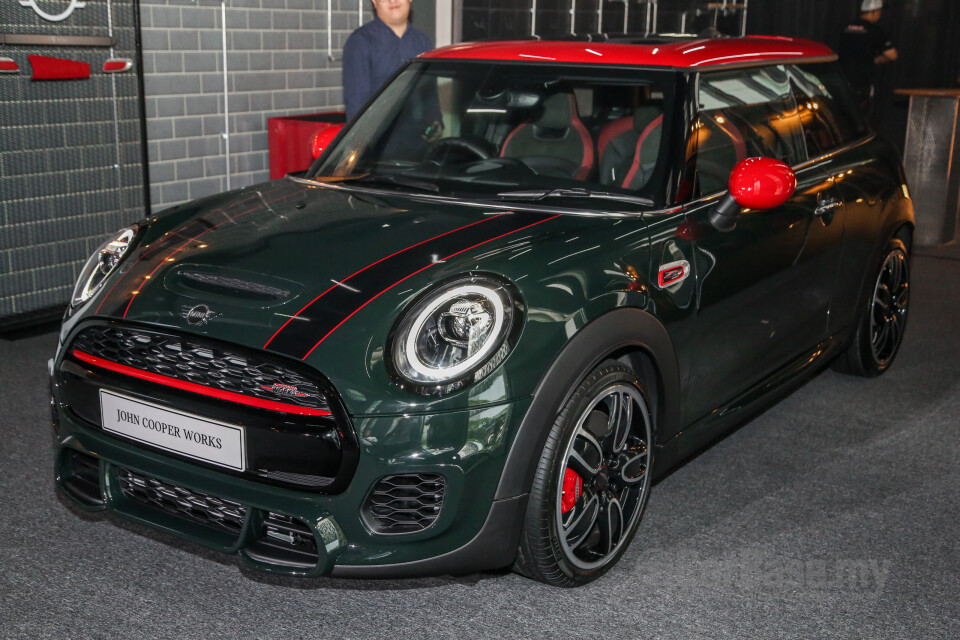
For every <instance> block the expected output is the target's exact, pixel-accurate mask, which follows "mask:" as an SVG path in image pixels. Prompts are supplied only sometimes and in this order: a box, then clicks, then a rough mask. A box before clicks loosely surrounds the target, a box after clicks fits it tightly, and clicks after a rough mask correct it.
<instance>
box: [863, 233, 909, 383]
mask: <svg viewBox="0 0 960 640" xmlns="http://www.w3.org/2000/svg"><path fill="white" fill-rule="evenodd" d="M909 303H910V267H909V266H908V265H907V256H906V254H905V253H904V252H903V251H900V250H899V249H897V250H894V251H891V252H890V253H888V254H887V256H886V258H885V259H884V261H883V266H881V267H880V274H879V275H878V276H877V282H876V285H875V286H874V289H873V302H872V303H871V309H870V349H871V353H872V355H873V359H874V361H875V362H876V363H877V365H878V366H880V367H886V366H887V365H889V364H890V362H892V361H893V357H894V356H895V355H896V354H897V350H898V349H899V347H900V341H901V340H902V339H903V330H904V327H905V326H906V324H907V307H908V305H909Z"/></svg>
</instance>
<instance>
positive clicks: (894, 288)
mask: <svg viewBox="0 0 960 640" xmlns="http://www.w3.org/2000/svg"><path fill="white" fill-rule="evenodd" d="M909 306H910V264H909V258H908V256H907V247H906V245H905V244H904V243H903V242H902V241H901V240H900V239H898V238H894V239H892V240H890V242H889V243H888V244H887V247H886V250H885V251H884V252H883V257H882V259H881V261H880V268H879V269H878V271H877V275H876V277H875V279H874V281H873V288H872V290H871V293H870V296H869V298H868V300H867V306H866V308H864V309H863V311H862V312H861V316H860V320H859V322H858V324H857V328H856V331H855V333H854V335H853V342H852V343H851V344H850V346H849V347H848V348H847V351H846V352H845V353H843V354H841V355H840V357H839V358H837V360H836V361H835V363H834V369H835V370H837V371H840V372H841V373H849V374H853V375H857V376H864V377H867V378H872V377H875V376H878V375H880V374H881V373H883V372H884V371H886V370H887V369H889V368H890V365H891V364H893V359H894V358H895V357H896V355H897V352H898V351H899V349H900V343H901V342H902V341H903V332H904V330H905V329H906V326H907V313H908V311H909Z"/></svg>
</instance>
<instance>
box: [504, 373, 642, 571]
mask: <svg viewBox="0 0 960 640" xmlns="http://www.w3.org/2000/svg"><path fill="white" fill-rule="evenodd" d="M652 434H653V426H652V420H651V415H650V410H649V404H648V401H647V397H646V391H645V389H644V387H643V385H642V383H641V382H640V380H639V378H638V377H637V375H636V373H634V372H633V371H632V370H631V369H629V368H628V367H626V366H624V365H622V364H620V363H619V362H616V361H612V360H611V361H607V362H604V363H603V364H601V365H600V366H599V367H597V369H595V370H594V371H593V372H592V373H591V374H590V375H589V376H587V378H586V379H585V380H584V381H583V382H582V383H581V384H580V385H579V386H578V388H577V389H576V391H575V392H574V393H573V395H572V396H571V398H570V400H568V401H567V404H566V405H565V406H564V408H563V410H562V411H561V412H560V415H559V417H558V418H557V420H556V422H555V423H554V426H553V428H552V430H551V432H550V435H549V436H548V439H547V443H546V445H545V446H544V451H543V455H542V457H541V460H540V464H539V466H538V469H537V474H536V477H535V479H534V485H533V490H532V491H531V495H530V502H529V503H528V508H527V515H526V519H525V521H524V531H523V535H522V537H521V544H520V550H519V554H518V559H517V564H516V567H515V568H516V569H517V570H518V571H520V572H521V573H523V574H525V575H527V576H529V577H531V578H534V579H536V580H540V581H542V582H546V583H548V584H553V585H557V586H567V587H569V586H578V585H581V584H585V583H587V582H589V581H591V580H594V579H596V578H598V577H599V576H601V575H603V573H605V572H606V571H607V570H608V569H609V568H610V567H611V566H613V565H614V564H615V563H616V561H617V560H618V559H619V558H620V556H621V555H622V554H623V552H624V551H625V549H626V547H627V545H628V544H629V542H630V540H631V539H632V537H633V535H634V533H635V532H636V530H637V527H638V526H639V523H640V518H641V516H642V514H643V510H644V508H645V506H646V503H647V498H648V496H649V493H650V482H651V473H652V462H653V461H652V446H651V442H652Z"/></svg>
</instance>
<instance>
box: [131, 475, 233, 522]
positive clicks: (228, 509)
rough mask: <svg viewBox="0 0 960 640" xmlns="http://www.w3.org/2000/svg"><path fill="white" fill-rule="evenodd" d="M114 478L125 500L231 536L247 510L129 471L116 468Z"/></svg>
mask: <svg viewBox="0 0 960 640" xmlns="http://www.w3.org/2000/svg"><path fill="white" fill-rule="evenodd" d="M117 478H118V479H119V480H120V490H121V491H122V492H123V495H124V497H126V498H127V499H129V500H133V501H135V502H139V503H141V504H144V505H146V506H148V507H152V508H154V509H159V510H160V511H164V512H166V513H169V514H170V515H174V516H178V517H180V518H185V519H187V520H191V521H193V522H196V523H198V524H203V525H207V526H210V527H214V528H215V529H220V530H221V531H226V532H228V533H232V534H235V535H239V533H240V529H241V528H243V519H244V517H245V516H246V514H247V508H246V507H245V506H243V505H242V504H239V503H237V502H232V501H230V500H224V499H223V498H217V497H214V496H210V495H207V494H205V493H200V492H199V491H191V490H190V489H185V488H183V487H178V486H176V485H173V484H170V483H168V482H163V481H161V480H157V479H156V478H151V477H149V476H145V475H141V474H139V473H135V472H133V471H130V470H129V469H123V468H118V469H117Z"/></svg>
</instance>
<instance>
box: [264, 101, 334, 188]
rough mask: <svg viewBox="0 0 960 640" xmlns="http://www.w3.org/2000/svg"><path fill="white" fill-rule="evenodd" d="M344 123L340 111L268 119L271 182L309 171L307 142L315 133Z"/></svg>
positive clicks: (308, 145)
mask: <svg viewBox="0 0 960 640" xmlns="http://www.w3.org/2000/svg"><path fill="white" fill-rule="evenodd" d="M343 122H346V115H345V114H344V112H343V111H331V112H328V113H311V114H305V115H302V116H287V117H283V118H267V142H268V145H269V147H270V179H271V180H276V179H277V178H282V177H283V176H285V175H287V174H288V173H295V172H297V171H304V170H305V169H308V168H309V167H310V163H311V162H313V155H312V154H311V153H310V139H311V138H313V135H314V134H315V133H317V132H318V131H321V130H323V129H326V128H327V127H330V126H332V125H334V124H342V123H343Z"/></svg>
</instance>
